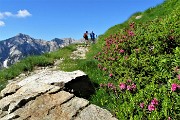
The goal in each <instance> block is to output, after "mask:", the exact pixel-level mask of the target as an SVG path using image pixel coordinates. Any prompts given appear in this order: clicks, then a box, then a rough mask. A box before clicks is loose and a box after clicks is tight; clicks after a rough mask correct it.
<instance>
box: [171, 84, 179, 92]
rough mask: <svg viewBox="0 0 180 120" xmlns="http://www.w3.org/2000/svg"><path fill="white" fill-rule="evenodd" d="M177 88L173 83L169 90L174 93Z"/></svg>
mask: <svg viewBox="0 0 180 120" xmlns="http://www.w3.org/2000/svg"><path fill="white" fill-rule="evenodd" d="M177 88H178V85H177V84H176V83H173V84H172V85H171V90H172V91H173V92H174V91H176V89H177Z"/></svg>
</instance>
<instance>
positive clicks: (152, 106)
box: [148, 104, 156, 112]
mask: <svg viewBox="0 0 180 120" xmlns="http://www.w3.org/2000/svg"><path fill="white" fill-rule="evenodd" d="M148 110H149V111H150V112H151V111H154V110H156V108H155V106H154V105H152V104H150V105H148Z"/></svg>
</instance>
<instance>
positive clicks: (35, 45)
mask: <svg viewBox="0 0 180 120" xmlns="http://www.w3.org/2000/svg"><path fill="white" fill-rule="evenodd" d="M74 42H76V41H75V40H74V39H72V38H64V39H59V38H55V39H53V40H51V41H46V40H42V39H34V38H32V37H30V36H29V35H25V34H22V33H20V34H18V35H16V36H14V37H12V38H9V39H6V40H2V41H0V69H2V68H3V67H8V66H10V65H12V64H14V63H16V62H17V61H19V60H21V59H22V58H25V57H27V56H29V55H40V54H43V53H46V52H52V51H55V50H57V49H59V48H61V47H64V46H67V45H69V44H71V43H74Z"/></svg>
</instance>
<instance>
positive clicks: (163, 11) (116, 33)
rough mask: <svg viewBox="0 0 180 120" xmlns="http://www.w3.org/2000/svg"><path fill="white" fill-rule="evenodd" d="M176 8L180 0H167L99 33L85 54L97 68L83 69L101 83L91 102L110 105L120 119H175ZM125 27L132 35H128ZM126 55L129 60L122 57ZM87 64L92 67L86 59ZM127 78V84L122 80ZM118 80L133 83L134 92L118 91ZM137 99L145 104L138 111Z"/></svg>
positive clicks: (179, 99)
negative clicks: (111, 75) (152, 106)
mask: <svg viewBox="0 0 180 120" xmlns="http://www.w3.org/2000/svg"><path fill="white" fill-rule="evenodd" d="M179 11H180V1H178V0H168V1H165V2H164V3H163V4H161V5H158V6H157V7H155V8H150V9H148V10H146V11H145V12H143V13H136V14H134V15H132V16H131V17H130V18H129V19H128V20H127V21H126V22H125V23H123V24H119V25H115V26H113V27H112V28H110V29H108V30H107V32H106V33H105V34H103V35H101V36H100V38H99V41H98V43H97V44H96V45H94V46H92V47H91V49H90V52H89V54H88V55H87V56H88V60H89V61H91V62H92V63H94V64H98V66H99V68H100V69H99V70H96V69H94V71H93V68H91V72H89V71H87V73H88V74H89V76H91V77H92V79H93V80H94V81H95V82H97V83H99V84H101V83H103V84H101V85H103V87H101V88H100V89H97V92H96V95H94V96H93V97H92V99H91V102H93V103H95V104H97V105H99V106H101V107H105V108H107V109H109V110H110V111H112V113H113V114H114V115H116V116H117V117H118V118H119V119H138V120H139V119H168V117H171V118H172V119H178V118H179V117H180V111H179V108H180V104H179V102H180V94H179V89H178V90H176V91H175V92H173V91H172V90H171V89H172V88H171V87H172V84H173V83H174V84H176V85H180V81H179V78H177V77H176V76H177V75H179V74H180V72H179V71H176V70H174V69H179V66H180V62H179V60H180V59H179V53H180V51H179V50H180V49H179V45H180V28H179V25H180V19H179V16H180V12H179ZM137 15H142V18H141V19H138V20H136V19H135V17H136V16H137ZM132 22H134V23H135V25H134V28H130V27H129V24H130V23H132ZM128 30H130V31H132V32H133V33H134V34H135V35H134V36H130V35H128V32H127V31H128ZM123 36H126V37H127V38H123ZM120 40H123V42H122V41H121V42H120ZM151 47H152V48H153V50H152V51H150V48H151ZM121 49H123V50H124V51H125V52H124V53H122V54H120V53H119V50H121ZM136 50H138V52H137V51H136ZM99 52H100V53H99ZM93 55H96V56H95V58H96V59H97V61H98V62H97V61H94V59H92V58H93V57H94V56H93ZM125 57H127V58H128V59H127V60H125V59H124V58H125ZM87 65H88V67H91V66H90V65H89V62H87ZM94 66H95V65H94ZM94 66H93V67H94ZM103 68H106V71H103ZM89 69H90V68H89ZM94 72H95V73H96V74H98V75H99V76H96V75H95V73H94ZM92 73H94V75H93V74H92ZM110 73H112V74H113V77H109V74H110ZM127 79H130V80H132V82H131V83H127V82H126V80H127ZM120 83H124V84H126V85H127V84H128V85H130V84H132V83H134V84H136V90H134V91H132V90H131V91H130V90H129V91H128V90H126V91H121V90H120V88H119V84H120ZM108 85H109V87H107V86H108ZM154 98H156V99H157V100H158V102H159V104H158V105H157V106H155V108H156V110H155V111H151V112H150V111H149V110H148V105H150V102H151V100H152V99H154ZM140 103H144V108H143V109H142V108H140V106H139V104H140Z"/></svg>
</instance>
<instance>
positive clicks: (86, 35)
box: [83, 31, 89, 46]
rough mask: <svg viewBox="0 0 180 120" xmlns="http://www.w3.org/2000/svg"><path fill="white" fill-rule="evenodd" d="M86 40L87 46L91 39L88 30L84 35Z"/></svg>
mask: <svg viewBox="0 0 180 120" xmlns="http://www.w3.org/2000/svg"><path fill="white" fill-rule="evenodd" d="M83 37H84V39H85V41H86V46H87V45H88V44H89V40H88V31H86V32H85V33H84V35H83Z"/></svg>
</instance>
